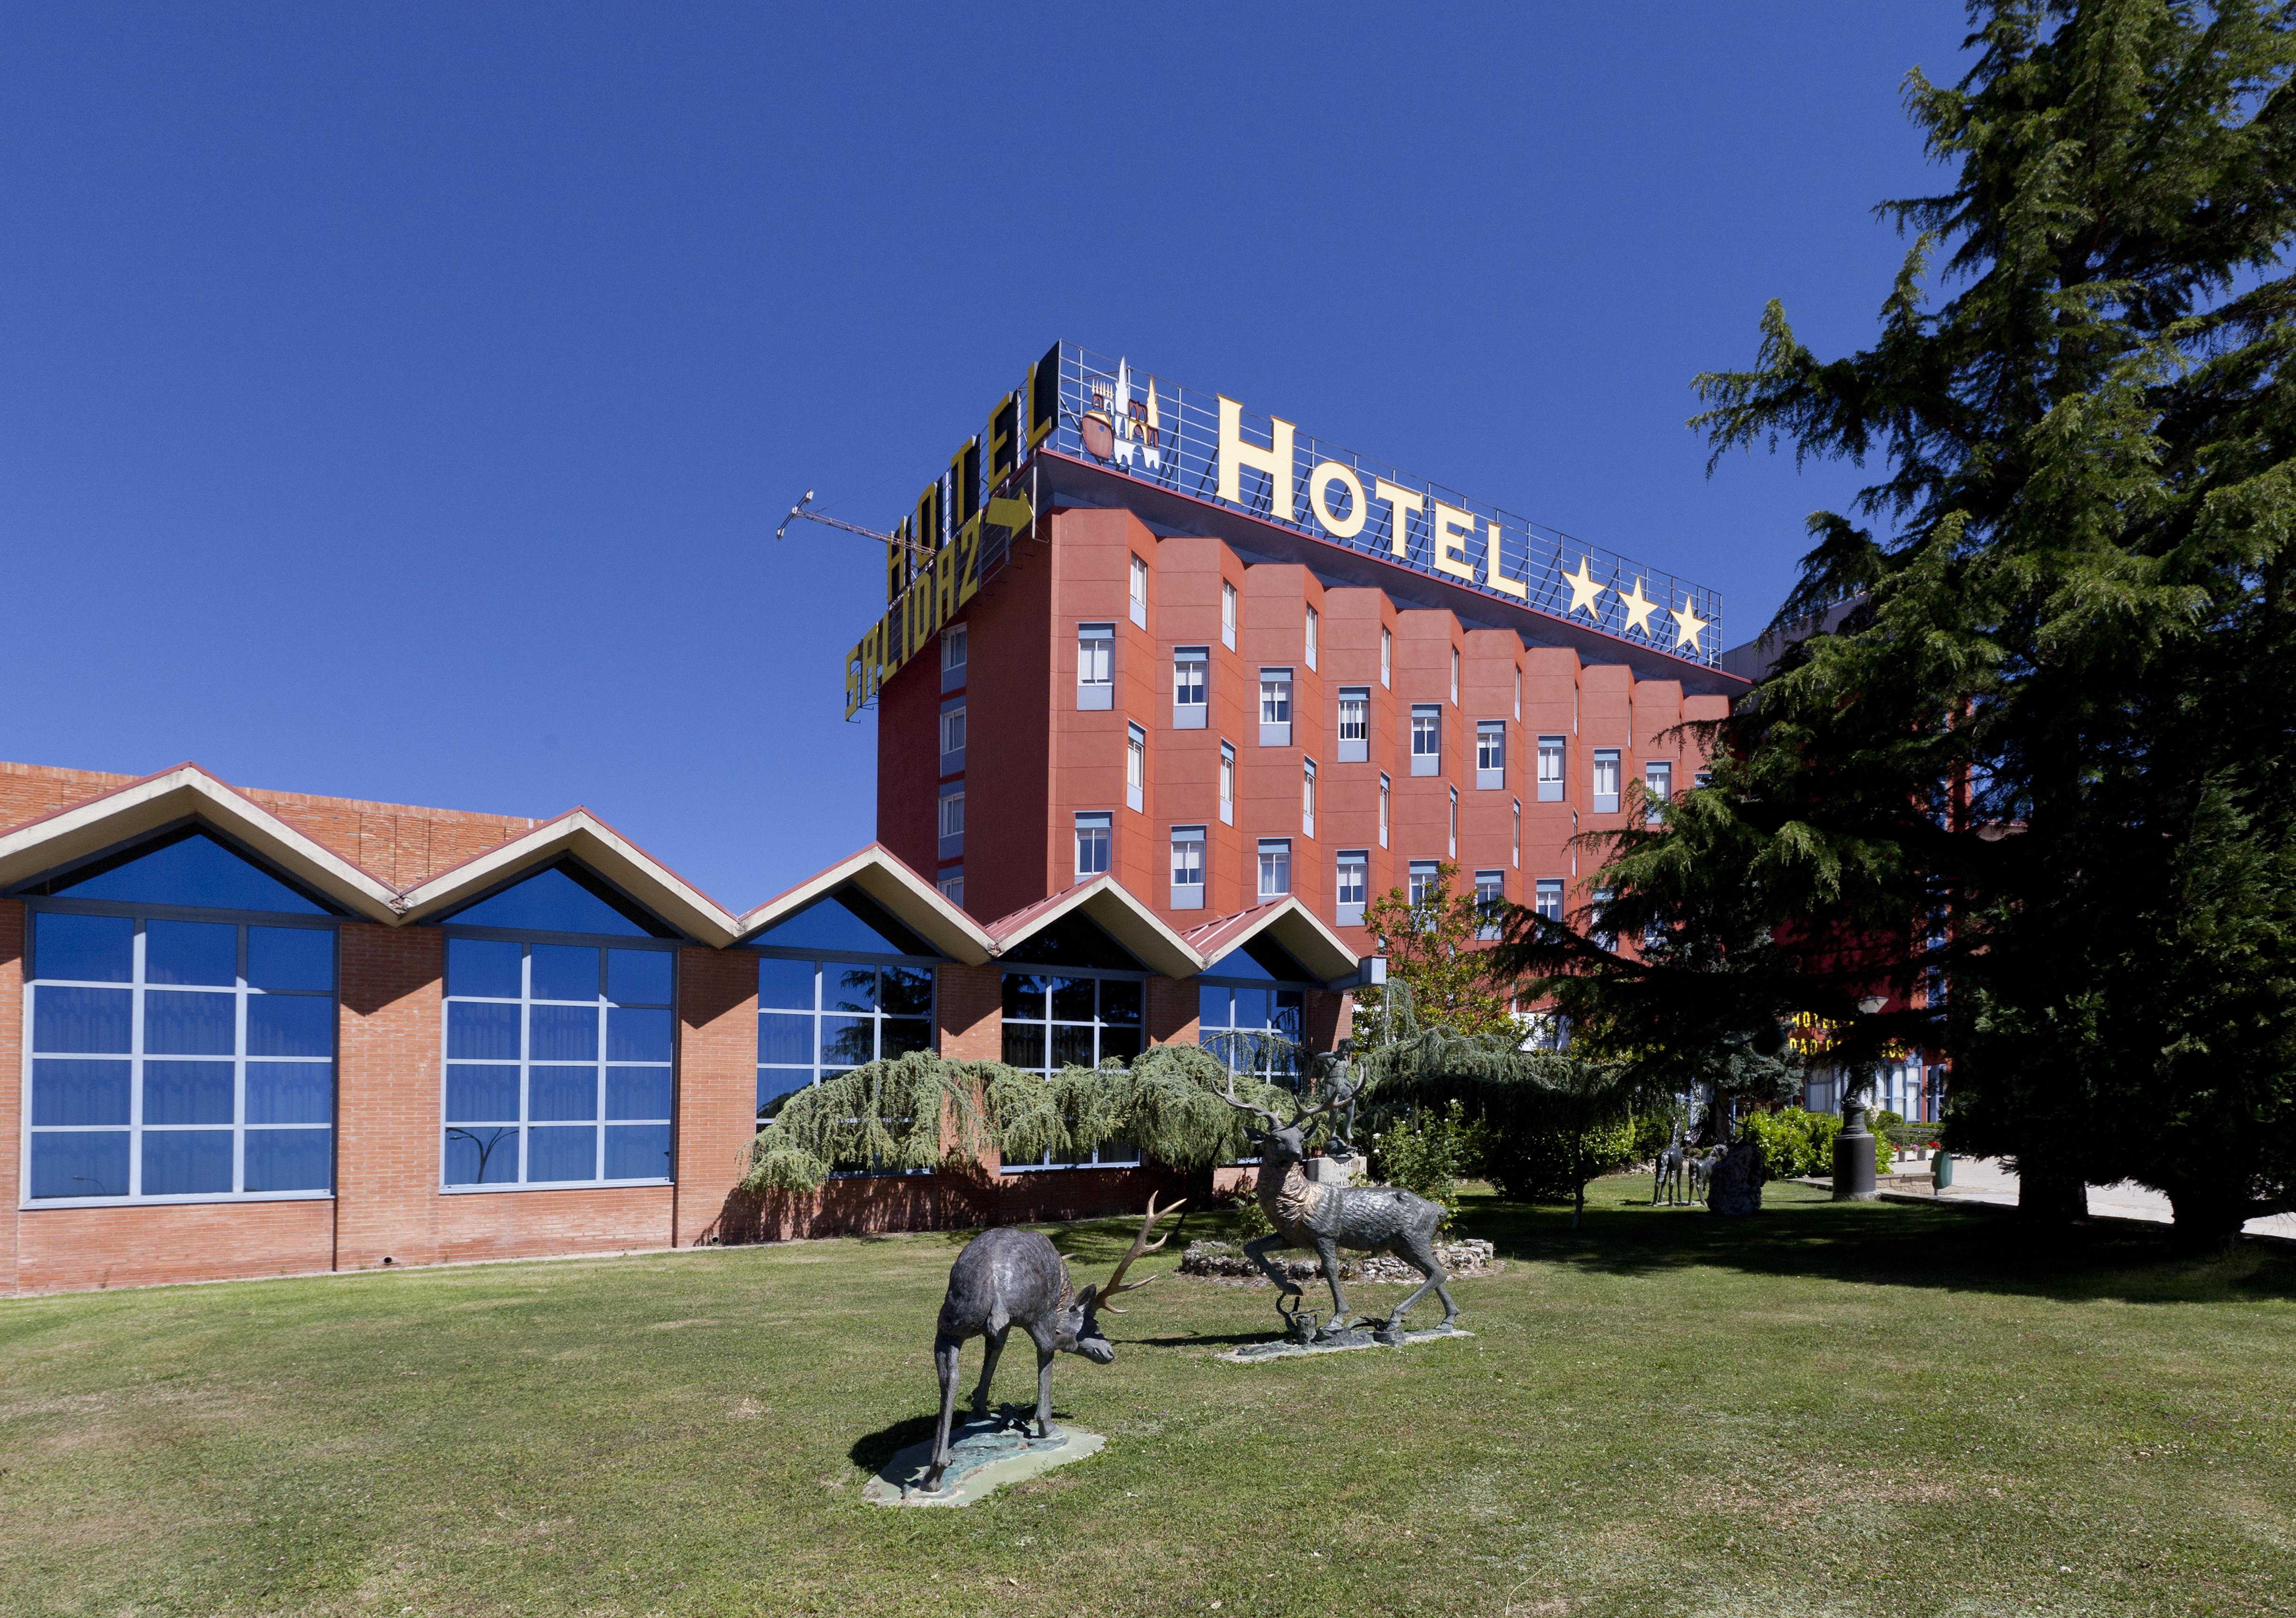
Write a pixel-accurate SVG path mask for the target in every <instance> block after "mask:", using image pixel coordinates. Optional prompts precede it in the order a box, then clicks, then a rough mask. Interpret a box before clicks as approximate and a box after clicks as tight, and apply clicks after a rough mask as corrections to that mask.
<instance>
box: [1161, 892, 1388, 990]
mask: <svg viewBox="0 0 2296 1618" xmlns="http://www.w3.org/2000/svg"><path fill="white" fill-rule="evenodd" d="M1262 933H1266V934H1267V935H1268V936H1269V937H1270V938H1273V939H1274V940H1275V941H1276V942H1277V943H1279V944H1281V945H1283V948H1284V949H1288V950H1290V951H1291V952H1292V958H1293V959H1295V960H1297V961H1298V962H1299V963H1300V965H1302V966H1305V967H1306V968H1307V969H1308V971H1309V972H1311V973H1315V975H1316V977H1317V978H1318V979H1320V980H1321V981H1324V982H1326V983H1328V982H1331V981H1333V980H1334V979H1336V978H1343V977H1346V976H1348V975H1349V974H1350V973H1353V972H1354V971H1355V970H1356V968H1357V965H1360V961H1359V959H1358V957H1357V955H1356V953H1355V951H1354V950H1352V949H1349V948H1348V947H1347V945H1346V944H1344V943H1343V942H1341V940H1340V936H1339V934H1337V933H1336V932H1333V931H1332V930H1331V929H1330V928H1329V927H1327V926H1325V925H1324V922H1323V918H1322V917H1320V916H1317V915H1316V913H1315V912H1314V911H1313V910H1310V909H1309V908H1308V907H1307V906H1305V905H1303V904H1301V903H1300V900H1299V899H1297V898H1296V897H1292V898H1286V899H1281V900H1278V901H1277V902H1276V903H1274V904H1270V905H1261V906H1258V907H1256V908H1253V909H1251V910H1245V911H1242V912H1241V913H1240V914H1238V915H1235V916H1230V917H1228V918H1226V920H1225V921H1223V922H1218V923H1215V924H1212V925H1211V926H1210V927H1205V928H1199V929H1197V930H1196V931H1195V932H1191V933H1190V934H1188V943H1189V945H1190V947H1191V948H1193V949H1196V950H1198V951H1200V952H1201V954H1202V955H1203V956H1204V957H1205V958H1206V960H1207V962H1210V961H1212V960H1215V959H1217V958H1218V957H1222V956H1226V955H1227V954H1229V953H1230V952H1232V951H1234V950H1237V949H1242V948H1243V946H1244V945H1246V944H1248V943H1250V942H1251V940H1253V939H1255V938H1258V937H1259V935H1260V934H1262Z"/></svg>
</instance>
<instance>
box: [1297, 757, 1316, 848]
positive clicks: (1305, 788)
mask: <svg viewBox="0 0 2296 1618" xmlns="http://www.w3.org/2000/svg"><path fill="white" fill-rule="evenodd" d="M1303 763H1304V764H1305V766H1306V768H1305V771H1304V773H1302V774H1301V776H1300V830H1301V831H1302V832H1304V833H1306V834H1308V836H1310V837H1313V836H1314V835H1315V834H1316V760H1313V759H1308V760H1303Z"/></svg>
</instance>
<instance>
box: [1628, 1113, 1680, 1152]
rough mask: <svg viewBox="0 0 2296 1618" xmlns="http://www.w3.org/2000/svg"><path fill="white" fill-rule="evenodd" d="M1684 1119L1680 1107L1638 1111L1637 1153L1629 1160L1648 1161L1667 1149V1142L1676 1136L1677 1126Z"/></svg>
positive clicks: (1635, 1125) (1636, 1119)
mask: <svg viewBox="0 0 2296 1618" xmlns="http://www.w3.org/2000/svg"><path fill="white" fill-rule="evenodd" d="M1682 1121H1683V1112H1682V1109H1681V1108H1680V1107H1661V1108H1660V1109H1658V1110H1657V1111H1655V1112H1649V1113H1636V1114H1635V1118H1634V1124H1633V1129H1634V1132H1635V1154H1634V1155H1633V1156H1632V1157H1630V1158H1628V1160H1627V1161H1628V1162H1637V1163H1644V1162H1650V1161H1651V1160H1652V1158H1654V1157H1656V1156H1657V1155H1658V1154H1660V1153H1661V1152H1663V1151H1665V1150H1666V1144H1667V1142H1668V1141H1669V1140H1671V1139H1673V1138H1674V1129H1675V1126H1676V1125H1677V1124H1678V1123H1681V1122H1682Z"/></svg>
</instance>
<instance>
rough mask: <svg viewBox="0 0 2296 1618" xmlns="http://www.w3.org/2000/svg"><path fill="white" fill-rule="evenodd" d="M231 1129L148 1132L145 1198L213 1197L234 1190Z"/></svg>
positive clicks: (145, 1144) (144, 1160) (144, 1134)
mask: <svg viewBox="0 0 2296 1618" xmlns="http://www.w3.org/2000/svg"><path fill="white" fill-rule="evenodd" d="M231 1143H232V1132H231V1131H230V1130H229V1129H146V1130H145V1131H144V1132H143V1195H146V1196H201V1195H209V1196H212V1195H216V1194H217V1193H218V1192H224V1191H228V1190H230V1189H231V1188H232V1187H231V1179H232V1163H231Z"/></svg>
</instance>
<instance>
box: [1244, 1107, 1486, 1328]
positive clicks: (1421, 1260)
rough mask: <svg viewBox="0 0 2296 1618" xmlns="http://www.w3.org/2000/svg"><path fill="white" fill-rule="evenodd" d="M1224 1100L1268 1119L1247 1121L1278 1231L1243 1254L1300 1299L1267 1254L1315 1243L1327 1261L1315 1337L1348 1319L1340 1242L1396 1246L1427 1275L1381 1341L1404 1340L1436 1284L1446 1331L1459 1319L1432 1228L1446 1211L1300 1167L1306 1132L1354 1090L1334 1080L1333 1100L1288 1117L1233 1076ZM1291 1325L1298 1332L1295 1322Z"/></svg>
mask: <svg viewBox="0 0 2296 1618" xmlns="http://www.w3.org/2000/svg"><path fill="white" fill-rule="evenodd" d="M1354 1100H1355V1092H1354V1091H1353V1090H1352V1089H1350V1088H1344V1087H1338V1086H1335V1087H1334V1088H1333V1091H1332V1095H1331V1098H1330V1099H1329V1100H1327V1101H1325V1102H1324V1104H1323V1105H1320V1106H1315V1107H1307V1108H1303V1109H1302V1110H1300V1112H1299V1113H1297V1115H1296V1116H1294V1117H1293V1118H1292V1121H1291V1122H1289V1123H1286V1122H1284V1121H1283V1120H1282V1119H1281V1118H1279V1117H1277V1116H1276V1115H1275V1113H1273V1112H1271V1111H1269V1110H1268V1109H1267V1108H1266V1107H1263V1106H1257V1105H1253V1104H1252V1103H1251V1102H1249V1101H1244V1100H1242V1099H1240V1098H1239V1097H1238V1096H1237V1095H1236V1093H1235V1080H1234V1076H1233V1075H1231V1076H1230V1078H1229V1080H1228V1085H1227V1095H1226V1101H1227V1104H1228V1105H1230V1106H1232V1107H1234V1108H1235V1109H1236V1110H1237V1111H1238V1112H1240V1113H1256V1114H1258V1115H1259V1117H1261V1118H1264V1119H1266V1120H1267V1128H1265V1129H1254V1128H1252V1127H1251V1125H1249V1124H1247V1125H1245V1126H1244V1127H1245V1132H1246V1133H1247V1135H1249V1137H1250V1138H1251V1144H1252V1145H1253V1146H1254V1147H1256V1148H1257V1149H1258V1151H1259V1205H1260V1207H1261V1209H1262V1210H1263V1211H1266V1213H1267V1218H1268V1220H1269V1221H1270V1222H1271V1223H1272V1224H1274V1225H1275V1235H1274V1236H1261V1237H1259V1239H1258V1240H1257V1241H1252V1242H1247V1243H1245V1244H1244V1246H1243V1251H1244V1255H1245V1256H1246V1257H1247V1258H1249V1259H1251V1261H1252V1262H1253V1263H1255V1264H1257V1265H1259V1269H1260V1273H1261V1274H1263V1275H1265V1276H1266V1277H1267V1278H1268V1279H1269V1280H1271V1281H1273V1282H1275V1285H1276V1286H1277V1287H1278V1288H1280V1289H1281V1290H1282V1293H1283V1297H1285V1298H1290V1299H1297V1298H1299V1297H1300V1295H1301V1294H1300V1288H1299V1286H1298V1285H1297V1284H1296V1283H1294V1282H1293V1281H1292V1277H1289V1276H1287V1275H1285V1274H1283V1271H1281V1270H1279V1269H1276V1268H1275V1264H1274V1263H1273V1261H1270V1259H1269V1258H1268V1256H1267V1255H1268V1254H1269V1253H1271V1252H1274V1251H1275V1250H1276V1249H1279V1248H1283V1247H1312V1248H1314V1249H1315V1250H1316V1257H1317V1258H1319V1259H1321V1260H1322V1261H1324V1280H1326V1281H1328V1282H1329V1283H1330V1284H1331V1287H1332V1318H1331V1319H1330V1320H1328V1321H1326V1322H1325V1323H1324V1327H1323V1329H1322V1330H1321V1331H1320V1332H1317V1333H1316V1337H1317V1338H1319V1339H1330V1338H1333V1337H1337V1336H1339V1335H1341V1334H1342V1333H1344V1332H1345V1331H1347V1330H1348V1328H1349V1326H1350V1324H1351V1322H1350V1321H1349V1317H1348V1298H1347V1294H1346V1293H1344V1292H1342V1291H1341V1288H1340V1254H1339V1250H1340V1249H1341V1248H1342V1247H1348V1248H1353V1249H1355V1250H1356V1251H1357V1252H1361V1253H1392V1254H1393V1255H1394V1256H1395V1257H1397V1258H1398V1259H1401V1260H1402V1261H1404V1262H1405V1263H1406V1264H1410V1265H1414V1266H1415V1267H1416V1268H1417V1269H1420V1270H1421V1271H1422V1272H1423V1274H1425V1276H1426V1277H1427V1279H1426V1280H1425V1281H1424V1282H1423V1283H1422V1284H1421V1285H1420V1286H1419V1289H1418V1290H1417V1291H1415V1292H1414V1293H1413V1294H1411V1295H1410V1296H1409V1297H1407V1298H1406V1299H1404V1300H1403V1302H1400V1303H1398V1304H1397V1305H1396V1306H1395V1310H1394V1312H1393V1313H1392V1314H1390V1315H1389V1316H1388V1318H1387V1324H1386V1325H1385V1326H1382V1327H1381V1328H1380V1329H1379V1330H1378V1331H1377V1332H1375V1333H1374V1334H1373V1335H1374V1338H1375V1339H1376V1340H1377V1341H1379V1342H1381V1343H1400V1342H1402V1341H1403V1317H1404V1316H1405V1314H1406V1313H1407V1312H1408V1311H1409V1310H1410V1308H1411V1306H1412V1305H1413V1304H1415V1303H1416V1302H1419V1300H1420V1299H1422V1298H1423V1297H1425V1296H1426V1295H1427V1294H1428V1292H1429V1290H1430V1289H1432V1290H1433V1291H1434V1292H1435V1294H1437V1295H1438V1296H1439V1297H1440V1298H1441V1299H1442V1300H1443V1325H1442V1327H1441V1328H1440V1329H1442V1330H1446V1331H1447V1330H1449V1329H1450V1326H1451V1323H1452V1322H1453V1321H1454V1320H1456V1319H1457V1318H1459V1306H1458V1304H1457V1303H1456V1302H1453V1301H1452V1298H1451V1289H1450V1287H1449V1286H1447V1285H1445V1283H1446V1282H1447V1281H1448V1280H1449V1278H1450V1277H1448V1276H1447V1275H1446V1274H1445V1273H1444V1270H1443V1266H1442V1265H1441V1264H1439V1263H1438V1262H1437V1261H1436V1258H1435V1228H1436V1227H1437V1226H1438V1225H1439V1224H1441V1223H1442V1221H1443V1210H1442V1209H1441V1208H1440V1207H1439V1206H1438V1205H1437V1204H1435V1203H1431V1202H1429V1201H1428V1200H1427V1199H1426V1198H1425V1197H1423V1196H1416V1195H1413V1194H1412V1193H1410V1192H1408V1191H1406V1190H1403V1189H1401V1188H1400V1187H1395V1186H1336V1185H1326V1184H1323V1183H1321V1182H1319V1181H1316V1180H1311V1179H1308V1174H1307V1170H1305V1169H1303V1168H1302V1167H1301V1166H1300V1165H1301V1164H1303V1163H1304V1162H1306V1161H1307V1158H1308V1130H1309V1129H1311V1128H1313V1127H1314V1125H1315V1122H1316V1120H1317V1119H1318V1118H1321V1117H1324V1115H1325V1114H1327V1113H1334V1112H1337V1111H1338V1110H1339V1109H1340V1108H1341V1107H1343V1106H1347V1105H1350V1104H1351V1103H1352V1102H1353V1101H1354ZM1275 1307H1276V1310H1277V1311H1278V1312H1279V1313H1283V1314H1285V1315H1286V1316H1287V1318H1288V1317H1289V1316H1290V1315H1291V1314H1292V1312H1293V1311H1296V1310H1297V1308H1298V1305H1297V1304H1296V1303H1295V1304H1294V1305H1293V1310H1284V1308H1283V1303H1282V1302H1281V1301H1279V1302H1277V1303H1276V1306H1275ZM1294 1330H1295V1335H1296V1333H1297V1330H1298V1327H1297V1323H1296V1322H1295V1323H1294Z"/></svg>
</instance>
